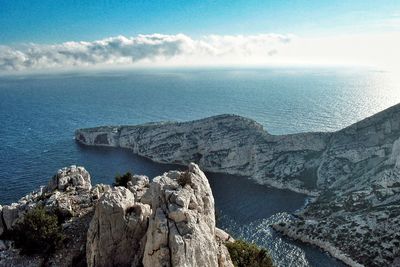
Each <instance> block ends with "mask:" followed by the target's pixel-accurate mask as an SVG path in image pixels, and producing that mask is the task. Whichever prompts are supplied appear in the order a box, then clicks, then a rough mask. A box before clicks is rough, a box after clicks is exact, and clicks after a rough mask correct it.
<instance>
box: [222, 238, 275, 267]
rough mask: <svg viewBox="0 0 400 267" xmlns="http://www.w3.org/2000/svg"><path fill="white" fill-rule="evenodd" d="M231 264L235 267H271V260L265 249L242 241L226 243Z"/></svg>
mask: <svg viewBox="0 0 400 267" xmlns="http://www.w3.org/2000/svg"><path fill="white" fill-rule="evenodd" d="M226 247H227V248H228V251H229V254H230V256H231V259H232V262H233V264H234V265H235V266H236V267H248V266H252V267H272V266H274V265H273V263H272V259H271V257H270V255H269V253H268V251H266V250H265V249H262V248H259V247H257V246H256V245H255V244H251V243H247V242H245V241H243V240H236V241H235V242H233V243H226Z"/></svg>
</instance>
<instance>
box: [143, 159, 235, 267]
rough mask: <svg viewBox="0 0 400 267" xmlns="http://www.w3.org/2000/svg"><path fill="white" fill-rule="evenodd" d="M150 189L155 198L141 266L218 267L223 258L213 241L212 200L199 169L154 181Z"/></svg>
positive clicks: (170, 173)
mask: <svg viewBox="0 0 400 267" xmlns="http://www.w3.org/2000/svg"><path fill="white" fill-rule="evenodd" d="M150 189H151V194H152V195H153V196H158V197H153V198H152V199H153V201H152V208H153V214H152V216H151V218H150V222H149V230H148V232H147V243H146V249H145V253H144V259H143V264H144V266H183V267H184V266H187V267H189V266H220V265H219V258H221V257H223V256H226V255H221V254H220V251H219V246H218V242H217V240H216V233H215V229H216V228H215V214H214V198H213V196H212V192H211V188H210V186H209V184H208V181H207V178H206V177H205V175H204V173H203V172H202V171H201V170H200V169H199V167H198V166H197V165H195V164H190V165H189V170H188V171H187V172H169V173H166V174H164V175H163V176H160V177H157V178H155V179H154V181H153V183H152V184H151V187H150ZM221 263H222V261H221ZM228 263H229V264H228ZM221 266H232V264H231V262H230V261H227V262H226V264H225V265H221Z"/></svg>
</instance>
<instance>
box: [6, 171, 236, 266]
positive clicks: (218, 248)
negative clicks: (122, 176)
mask: <svg viewBox="0 0 400 267" xmlns="http://www.w3.org/2000/svg"><path fill="white" fill-rule="evenodd" d="M38 206H41V207H44V209H45V210H47V211H48V212H51V213H57V214H62V215H63V216H62V218H64V222H63V223H62V232H63V233H64V234H65V235H66V237H67V238H66V240H64V244H63V246H62V248H60V249H57V250H56V252H55V253H54V254H53V255H52V256H50V258H46V259H43V258H42V257H40V256H23V255H20V254H19V251H18V249H16V248H14V246H13V242H12V241H6V240H0V266H43V265H46V266H85V265H86V264H87V266H149V267H150V266H188V267H189V266H229V267H233V264H232V261H231V259H230V255H229V253H228V250H227V248H226V247H225V243H226V242H231V241H233V239H232V238H231V237H230V236H229V235H228V234H226V233H225V232H224V231H222V230H220V229H218V228H216V227H215V214H214V212H215V211H214V198H213V195H212V192H211V188H210V186H209V183H208V180H207V178H206V176H205V175H204V173H203V172H202V171H201V170H200V169H199V167H198V166H197V165H196V164H189V167H188V170H187V171H185V172H179V171H170V172H167V173H164V174H163V175H162V176H158V177H156V178H154V179H153V181H151V182H150V181H149V179H148V178H147V177H146V176H137V175H135V176H133V177H131V179H130V181H129V182H128V186H127V188H125V187H119V186H118V187H112V186H109V185H102V184H100V185H96V186H94V187H92V186H91V182H90V175H89V173H88V172H87V171H86V170H85V169H84V168H83V167H76V166H71V167H68V168H64V169H61V170H59V171H58V172H57V174H56V175H55V176H54V177H53V178H52V180H51V181H50V183H49V185H48V186H47V187H44V188H41V189H40V190H38V191H36V192H33V193H31V194H29V195H27V196H25V197H23V198H21V199H20V200H19V201H18V202H17V203H13V204H11V205H7V206H3V207H1V206H0V239H1V237H6V236H7V233H9V232H10V231H12V230H13V227H15V225H18V223H19V222H21V221H22V220H23V219H24V217H25V215H26V214H27V213H28V212H29V211H30V210H32V209H34V208H35V207H38Z"/></svg>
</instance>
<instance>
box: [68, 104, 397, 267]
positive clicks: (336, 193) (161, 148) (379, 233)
mask: <svg viewBox="0 0 400 267" xmlns="http://www.w3.org/2000/svg"><path fill="white" fill-rule="evenodd" d="M75 138H76V140H77V141H78V142H79V143H82V144H85V145H96V146H113V147H122V148H128V149H131V150H132V151H133V152H134V153H136V154H138V155H141V156H144V157H147V158H150V159H152V160H154V161H156V162H162V163H178V164H186V163H188V162H190V161H194V162H196V163H198V164H199V166H200V167H201V168H203V169H205V170H207V171H212V172H223V173H228V174H237V175H244V176H248V177H250V178H252V179H254V180H255V181H257V182H259V183H262V184H269V185H272V186H275V187H278V188H288V189H291V190H294V191H297V192H304V193H308V194H311V195H314V196H316V197H315V198H314V199H313V201H312V202H311V203H310V204H309V205H308V206H307V207H306V208H305V209H303V210H301V211H299V212H298V213H297V217H298V219H297V220H295V221H294V222H292V223H288V224H287V225H285V226H280V227H278V228H279V229H280V230H281V231H282V232H284V233H286V234H287V235H289V236H292V237H293V238H297V239H298V238H300V236H302V238H301V239H303V240H317V241H315V242H311V241H310V242H311V243H314V244H317V245H318V244H324V245H323V246H322V245H321V246H322V247H324V248H326V249H327V248H330V247H333V248H334V251H333V250H332V251H331V252H332V253H333V254H337V255H344V257H347V258H349V259H351V260H354V262H355V263H356V264H364V265H367V266H389V265H390V264H392V263H393V262H396V261H399V258H400V251H399V244H400V235H399V234H398V233H400V212H399V210H400V209H399V207H400V105H396V106H393V107H391V108H389V109H387V110H384V111H382V112H380V113H378V114H376V115H374V116H371V117H369V118H367V119H364V120H362V121H360V122H358V123H355V124H353V125H351V126H349V127H347V128H345V129H343V130H340V131H337V132H333V133H301V134H292V135H282V136H275V135H270V134H269V133H267V132H266V131H265V130H263V128H262V126H261V125H259V124H258V123H256V122H254V121H252V120H250V119H246V118H243V117H240V116H235V115H220V116H215V117H210V118H206V119H202V120H197V121H191V122H184V123H174V122H169V123H153V124H145V125H138V126H115V127H97V128H90V129H79V130H77V131H76V133H75ZM337 250H338V251H337Z"/></svg>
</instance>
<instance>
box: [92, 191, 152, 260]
mask: <svg viewBox="0 0 400 267" xmlns="http://www.w3.org/2000/svg"><path fill="white" fill-rule="evenodd" d="M150 213H151V210H150V206H148V205H145V204H141V203H138V202H135V197H134V195H133V193H132V192H131V191H129V190H128V189H126V188H124V187H115V188H113V189H111V190H108V191H106V192H105V193H104V194H103V195H102V197H101V198H100V199H99V201H98V203H97V205H96V210H95V213H94V216H93V219H92V221H91V223H90V226H89V230H88V234H87V243H86V258H87V264H88V266H89V267H90V266H131V265H132V266H136V265H139V263H140V262H141V259H142V255H143V250H144V240H143V237H145V235H146V230H147V223H148V218H149V216H150Z"/></svg>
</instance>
